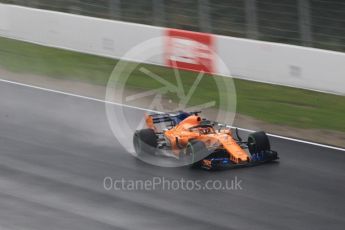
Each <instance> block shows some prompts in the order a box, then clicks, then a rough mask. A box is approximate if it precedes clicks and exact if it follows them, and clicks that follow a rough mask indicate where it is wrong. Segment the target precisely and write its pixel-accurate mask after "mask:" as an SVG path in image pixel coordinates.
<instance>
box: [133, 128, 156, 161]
mask: <svg viewBox="0 0 345 230" xmlns="http://www.w3.org/2000/svg"><path fill="white" fill-rule="evenodd" d="M157 144H158V143H157V136H156V134H155V132H154V130H153V129H141V130H138V131H136V132H135V133H134V136H133V145H134V149H135V152H136V153H137V154H138V155H143V154H154V153H155V151H156V148H157Z"/></svg>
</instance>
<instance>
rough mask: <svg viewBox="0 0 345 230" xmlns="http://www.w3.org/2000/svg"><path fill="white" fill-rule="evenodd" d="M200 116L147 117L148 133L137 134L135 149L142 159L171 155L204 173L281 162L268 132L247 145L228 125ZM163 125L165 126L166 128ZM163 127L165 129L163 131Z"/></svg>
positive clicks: (257, 134) (251, 137)
mask: <svg viewBox="0 0 345 230" xmlns="http://www.w3.org/2000/svg"><path fill="white" fill-rule="evenodd" d="M199 114H200V112H199V111H198V112H190V113H188V112H182V111H179V112H176V113H165V114H160V113H154V114H148V115H145V119H146V125H147V128H146V129H141V130H137V131H136V132H135V134H134V137H133V145H134V149H135V151H136V153H137V154H138V155H143V154H155V155H156V154H157V152H160V151H165V152H166V151H169V152H171V154H172V156H175V158H177V159H178V160H181V161H185V162H187V164H190V165H191V166H192V167H197V168H204V169H208V170H211V169H220V168H236V167H243V166H253V165H257V164H262V163H266V162H270V161H275V160H277V159H279V157H278V154H277V152H276V151H272V150H271V147H270V142H269V139H268V137H267V135H266V134H265V132H262V131H261V132H254V133H251V134H250V135H249V136H248V139H247V141H243V140H242V138H241V137H240V136H239V134H238V130H237V129H236V130H235V135H233V133H232V132H231V129H230V128H229V127H227V126H226V125H221V124H218V123H216V122H211V121H209V120H206V119H203V118H201V117H200V116H199ZM162 123H163V124H162ZM162 126H163V128H162Z"/></svg>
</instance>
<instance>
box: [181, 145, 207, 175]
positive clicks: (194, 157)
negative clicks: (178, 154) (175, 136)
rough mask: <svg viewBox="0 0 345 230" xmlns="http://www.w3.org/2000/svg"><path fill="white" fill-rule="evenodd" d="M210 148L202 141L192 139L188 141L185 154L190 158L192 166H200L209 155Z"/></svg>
mask: <svg viewBox="0 0 345 230" xmlns="http://www.w3.org/2000/svg"><path fill="white" fill-rule="evenodd" d="M207 155H208V150H207V148H206V145H205V144H204V142H202V141H198V140H191V141H189V142H188V144H187V146H186V149H185V156H186V157H188V158H189V159H190V163H191V166H192V167H195V168H199V167H200V166H201V161H202V160H203V159H204V158H205V157H207Z"/></svg>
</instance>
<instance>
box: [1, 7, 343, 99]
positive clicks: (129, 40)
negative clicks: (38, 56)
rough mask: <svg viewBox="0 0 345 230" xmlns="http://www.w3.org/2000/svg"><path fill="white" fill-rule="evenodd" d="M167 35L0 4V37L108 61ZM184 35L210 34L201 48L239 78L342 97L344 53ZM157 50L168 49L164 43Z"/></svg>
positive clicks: (146, 28) (160, 59)
mask: <svg viewBox="0 0 345 230" xmlns="http://www.w3.org/2000/svg"><path fill="white" fill-rule="evenodd" d="M169 32H171V30H169V29H165V28H160V27H154V26H146V25H140V24H133V23H125V22H118V21H110V20H104V19H98V18H92V17H86V16H79V15H72V14H66V13H59V12H52V11H45V10H38V9H31V8H25V7H20V6H13V5H6V4H0V36H3V37H9V38H14V39H18V40H23V41H29V42H33V43H38V44H42V45H47V46H52V47H59V48H64V49H70V50H75V51H80V52H85V53H91V54H96V55H101V56H107V57H112V58H120V57H122V56H123V55H124V54H125V53H126V52H127V51H128V50H130V49H131V48H132V47H134V46H136V45H138V44H140V43H141V42H144V41H146V40H148V39H150V38H155V37H159V36H165V35H167V34H169ZM185 33H186V34H189V35H188V36H187V38H186V39H194V38H195V37H197V40H198V42H200V41H201V42H203V41H204V40H205V39H206V40H207V39H208V37H209V36H211V40H207V41H205V44H206V43H207V45H210V48H214V50H215V51H216V53H217V54H218V55H219V56H220V58H221V59H222V60H223V61H224V62H225V64H226V65H227V67H228V69H230V71H231V73H232V75H234V76H236V77H238V78H244V79H249V80H253V81H260V82H268V83H273V84H279V85H287V86H293V87H297V88H305V89H311V90H316V91H324V92H329V93H336V94H341V95H345V54H344V53H340V52H334V51H326V50H319V49H313V48H305V47H299V46H292V45H284V44H277V43H269V42H261V41H254V40H247V39H240V38H232V37H225V36H218V35H207V36H205V34H200V33H195V34H193V33H190V32H185ZM179 36H180V35H179ZM183 39H185V38H183ZM157 46H158V49H162V50H166V46H167V44H166V41H165V39H162V41H161V42H160V44H157ZM199 48H200V47H199ZM198 50H200V49H198ZM198 52H199V53H200V54H204V53H203V51H198ZM193 55H195V54H193ZM135 61H142V60H135ZM146 61H147V60H146ZM148 62H149V63H153V64H159V65H166V64H168V63H169V60H165V55H161V56H157V57H154V58H152V59H150V60H148ZM208 64H209V63H208ZM218 64H219V63H214V67H212V71H214V72H216V73H218V74H224V73H225V69H223V68H221V67H218V66H219V65H218Z"/></svg>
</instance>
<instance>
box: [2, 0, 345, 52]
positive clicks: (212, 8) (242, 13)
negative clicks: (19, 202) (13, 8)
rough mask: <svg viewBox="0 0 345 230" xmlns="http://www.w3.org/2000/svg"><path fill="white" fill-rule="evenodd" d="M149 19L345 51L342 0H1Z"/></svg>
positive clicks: (148, 21) (102, 15) (159, 23)
mask: <svg viewBox="0 0 345 230" xmlns="http://www.w3.org/2000/svg"><path fill="white" fill-rule="evenodd" d="M0 2H2V3H10V4H18V5H23V6H28V7H34V8H41V9H48V10H55V11H61V12H68V13H73V14H80V15H87V16H93V17H100V18H106V19H114V20H121V21H128V22H135V23H143V24H148V25H156V26H163V27H171V28H179V29H186V30H192V31H202V32H208V33H213V34H220V35H227V36H234V37H242V38H251V39H258V40H263V41H271V42H280V43H287V44H294V45H302V46H309V47H315V48H322V49H330V50H336V51H345V36H344V35H345V14H344V11H345V2H344V1H342V0H280V1H275V0H245V1H244V0H184V1H179V0H169V1H168V0H144V1H142V0H131V1H126V0H30V1H27V0H0Z"/></svg>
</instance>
